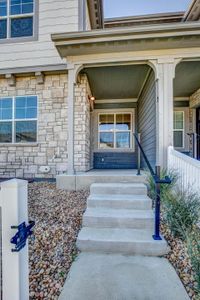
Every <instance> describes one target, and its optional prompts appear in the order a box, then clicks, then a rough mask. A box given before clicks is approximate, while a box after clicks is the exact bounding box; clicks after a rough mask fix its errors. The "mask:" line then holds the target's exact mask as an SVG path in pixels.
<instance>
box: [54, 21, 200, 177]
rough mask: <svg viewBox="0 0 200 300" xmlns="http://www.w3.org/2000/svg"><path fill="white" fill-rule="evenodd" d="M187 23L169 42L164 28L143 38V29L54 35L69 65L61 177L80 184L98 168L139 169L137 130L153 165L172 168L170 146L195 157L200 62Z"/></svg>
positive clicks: (151, 30) (56, 43)
mask: <svg viewBox="0 0 200 300" xmlns="http://www.w3.org/2000/svg"><path fill="white" fill-rule="evenodd" d="M181 26H182V25H180V26H178V25H177V26H176V28H168V30H169V33H170V35H167V36H165V38H164V37H163V35H165V34H166V33H165V32H164V31H163V32H162V34H161V33H160V34H158V32H157V27H156V26H152V27H151V28H148V30H149V31H148V32H146V31H145V34H143V33H142V32H140V35H139V37H138V36H137V35H138V31H137V32H136V28H131V29H130V30H128V31H126V30H124V32H121V30H115V31H112V32H109V30H105V31H104V30H102V31H101V32H83V33H70V34H67V33H66V34H60V35H53V36H52V39H53V41H54V42H55V45H56V47H57V49H58V51H59V53H60V55H61V56H62V57H63V58H65V59H67V61H68V63H69V64H68V97H67V103H68V136H67V138H68V145H67V153H68V161H67V174H66V175H65V174H64V175H59V176H58V178H60V176H66V178H73V177H75V178H78V179H75V182H76V180H79V178H80V176H79V174H80V172H86V174H87V172H88V171H90V170H92V169H94V168H95V169H120V168H121V171H120V172H122V171H123V172H124V169H131V168H132V169H136V168H137V145H136V143H135V140H134V138H133V134H134V133H136V134H137V133H140V134H141V145H142V148H143V150H144V152H145V153H146V155H147V157H148V159H149V161H150V163H151V165H152V167H155V166H156V165H157V166H161V167H166V166H167V158H168V156H167V151H168V147H169V146H175V147H176V149H177V150H179V151H181V152H183V153H185V154H187V155H194V153H195V149H197V145H194V143H193V142H192V138H191V134H194V133H196V132H197V127H196V108H194V106H191V103H192V101H191V97H192V95H193V94H194V93H195V92H196V91H197V90H198V89H199V87H200V86H199V76H200V59H199V52H198V48H197V46H195V45H196V44H195V41H193V40H191V37H190V33H191V32H190V29H189V28H185V30H188V32H187V35H186V36H184V37H183V30H182V27H181ZM184 26H185V25H184ZM185 27H187V26H185ZM143 29H144V28H143ZM172 29H173V30H172ZM138 30H139V31H140V29H138ZM163 30H164V29H163ZM174 31H176V34H175V33H174ZM177 37H178V38H177ZM187 39H189V41H190V48H187V43H186V40H187ZM193 43H194V47H192V46H191V45H192V44H193ZM195 47H196V48H195ZM188 134H190V135H188ZM141 165H142V167H145V164H144V162H143V160H141ZM70 176H71V177H70ZM82 177H83V178H86V177H88V176H85V175H82ZM91 177H92V176H91ZM110 177H112V176H110ZM73 182H74V179H73Z"/></svg>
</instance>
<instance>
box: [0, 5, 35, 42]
mask: <svg viewBox="0 0 200 300" xmlns="http://www.w3.org/2000/svg"><path fill="white" fill-rule="evenodd" d="M36 1H37V0H33V12H32V13H25V14H17V15H11V14H10V2H11V0H7V16H0V21H1V20H7V35H6V38H4V39H0V44H1V43H5V42H8V41H12V42H13V41H17V42H19V41H21V40H22V41H25V40H30V39H31V40H33V38H34V37H36V6H37V5H36ZM26 17H33V34H32V35H31V36H19V37H11V20H12V19H23V18H26Z"/></svg>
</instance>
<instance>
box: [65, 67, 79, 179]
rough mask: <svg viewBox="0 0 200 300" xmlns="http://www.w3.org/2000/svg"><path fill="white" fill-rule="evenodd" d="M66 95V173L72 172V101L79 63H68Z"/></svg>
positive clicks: (73, 100) (71, 173)
mask: <svg viewBox="0 0 200 300" xmlns="http://www.w3.org/2000/svg"><path fill="white" fill-rule="evenodd" d="M67 69H68V97H67V104H68V105H67V117H68V142H67V153H68V168H67V173H68V175H73V174H74V102H75V94H74V89H75V84H76V80H77V74H78V71H79V70H80V65H74V64H68V68H67Z"/></svg>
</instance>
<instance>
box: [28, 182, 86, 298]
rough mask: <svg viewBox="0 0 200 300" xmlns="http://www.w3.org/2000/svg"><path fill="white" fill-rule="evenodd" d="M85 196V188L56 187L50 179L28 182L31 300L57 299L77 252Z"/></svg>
mask: <svg viewBox="0 0 200 300" xmlns="http://www.w3.org/2000/svg"><path fill="white" fill-rule="evenodd" d="M87 196H88V192H87V191H80V192H67V191H63V190H58V189H56V186H55V184H54V183H44V182H42V183H31V184H29V219H30V220H34V221H35V222H36V225H35V229H34V236H35V237H34V238H33V239H32V240H30V244H29V257H30V259H29V264H30V299H31V300H36V299H37V300H38V299H46V300H47V299H48V300H51V299H52V300H56V299H58V296H59V294H60V291H61V289H62V286H63V284H64V282H65V279H66V276H67V273H68V271H69V268H70V266H71V264H72V262H73V260H74V259H75V257H76V255H77V250H76V246H75V241H76V237H77V234H78V231H79V229H80V227H81V222H82V215H83V212H84V210H85V208H86V199H87Z"/></svg>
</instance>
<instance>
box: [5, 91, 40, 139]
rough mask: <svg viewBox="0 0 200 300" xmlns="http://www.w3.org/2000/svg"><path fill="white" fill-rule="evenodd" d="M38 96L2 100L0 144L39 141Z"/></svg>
mask: <svg viewBox="0 0 200 300" xmlns="http://www.w3.org/2000/svg"><path fill="white" fill-rule="evenodd" d="M37 102H38V101H37V96H25V97H22V96H19V97H5V98H0V143H34V142H36V141H37Z"/></svg>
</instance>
